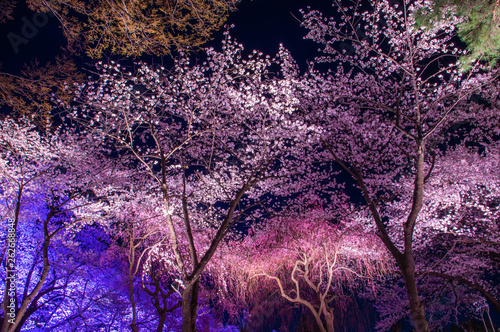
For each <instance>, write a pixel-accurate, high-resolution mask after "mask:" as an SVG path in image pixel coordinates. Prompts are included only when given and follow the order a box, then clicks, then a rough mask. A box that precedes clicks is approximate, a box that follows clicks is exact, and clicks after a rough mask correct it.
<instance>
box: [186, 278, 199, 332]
mask: <svg viewBox="0 0 500 332" xmlns="http://www.w3.org/2000/svg"><path fill="white" fill-rule="evenodd" d="M198 286H199V283H198V281H196V282H194V283H192V284H188V285H186V287H185V288H184V291H183V292H182V332H196V318H197V317H196V316H197V310H198Z"/></svg>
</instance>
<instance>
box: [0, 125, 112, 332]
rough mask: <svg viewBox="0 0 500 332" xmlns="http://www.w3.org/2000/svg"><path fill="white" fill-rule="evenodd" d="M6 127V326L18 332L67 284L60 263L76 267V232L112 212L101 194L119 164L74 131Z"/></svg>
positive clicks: (0, 171) (1, 174) (2, 163)
mask: <svg viewBox="0 0 500 332" xmlns="http://www.w3.org/2000/svg"><path fill="white" fill-rule="evenodd" d="M0 126H1V130H0V149H1V150H0V181H1V182H0V183H1V198H0V200H1V204H0V209H1V210H0V215H1V220H2V241H3V243H4V244H3V245H2V253H1V261H2V263H3V267H4V269H3V271H2V274H1V277H2V279H3V280H4V281H5V284H4V288H3V301H2V306H1V307H2V312H3V317H2V331H7V332H11V331H18V330H20V328H21V327H22V325H23V324H24V323H25V322H26V320H27V319H28V318H29V317H30V315H32V314H33V313H34V312H35V311H36V310H38V309H39V308H40V307H42V306H44V305H46V302H47V301H48V298H50V296H51V293H52V292H54V291H58V290H61V288H63V287H65V285H64V284H65V282H67V281H68V280H69V279H68V278H69V275H68V273H67V272H64V271H63V270H58V269H57V266H58V265H59V264H62V263H61V260H64V259H66V260H68V261H67V264H66V265H67V266H68V267H69V270H71V265H72V263H71V262H70V261H71V260H70V259H69V258H67V257H66V251H67V250H69V249H70V248H71V247H72V246H73V245H72V234H73V235H74V234H75V233H77V232H78V230H79V229H80V228H81V227H82V226H83V225H85V224H89V223H92V222H93V221H94V220H96V218H99V215H100V214H101V213H102V211H104V210H105V207H104V205H103V204H102V203H101V202H100V201H99V199H98V197H99V196H100V195H101V194H102V193H103V191H102V188H103V187H106V186H105V184H106V183H109V181H107V179H108V178H113V168H114V166H113V164H112V163H106V162H105V159H102V158H100V157H99V155H98V154H94V155H93V156H92V157H90V155H89V154H88V152H87V151H86V150H84V149H83V145H85V144H87V143H88V142H87V143H85V140H83V139H82V140H80V139H79V138H78V137H77V136H76V135H75V134H74V133H72V132H71V131H62V130H61V131H60V132H59V133H52V135H41V134H39V133H38V132H37V130H36V128H34V127H33V126H32V125H30V124H28V123H27V122H26V121H21V122H20V123H16V122H14V121H13V120H11V119H9V118H7V119H5V120H3V121H2V122H1V123H0ZM87 145H89V146H91V144H87ZM96 170H99V171H96ZM97 183H99V187H97V186H96V184H97ZM65 248H66V249H65ZM65 250H66V251H65ZM70 274H71V273H70ZM60 277H61V278H60Z"/></svg>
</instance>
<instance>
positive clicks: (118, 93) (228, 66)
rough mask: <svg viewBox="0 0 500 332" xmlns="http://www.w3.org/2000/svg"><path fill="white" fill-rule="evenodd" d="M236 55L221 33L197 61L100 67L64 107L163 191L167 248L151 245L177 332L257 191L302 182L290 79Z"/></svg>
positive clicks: (289, 189)
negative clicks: (172, 297)
mask: <svg viewBox="0 0 500 332" xmlns="http://www.w3.org/2000/svg"><path fill="white" fill-rule="evenodd" d="M242 53H243V47H242V46H241V45H239V44H237V43H235V42H233V41H232V40H231V38H230V37H227V38H226V40H225V42H224V45H223V50H222V52H217V51H215V50H213V49H209V50H208V51H207V61H206V62H204V63H201V64H197V65H191V64H190V63H189V59H188V57H187V56H182V57H181V59H180V60H178V61H176V63H175V65H174V67H173V68H172V69H171V70H170V71H167V70H165V69H163V68H152V67H149V66H146V65H138V66H137V68H136V70H135V72H134V73H131V72H128V71H127V70H125V69H124V68H122V67H121V66H120V65H118V64H111V65H109V66H108V65H102V66H101V68H100V76H99V78H98V79H96V80H94V81H91V82H89V83H88V84H86V85H85V86H82V89H81V91H80V93H79V96H78V98H79V100H80V101H81V104H80V106H79V107H78V108H76V109H75V110H74V111H73V113H72V119H73V120H75V121H78V122H80V123H81V124H83V125H84V126H85V128H87V130H88V132H89V133H93V134H95V135H96V136H97V137H99V138H98V139H99V140H103V141H104V142H105V143H106V144H109V146H110V149H111V150H113V151H116V153H118V154H119V155H121V156H123V158H124V160H125V161H124V163H125V164H126V165H129V166H130V167H131V168H133V169H135V170H136V171H137V172H138V173H140V174H145V175H146V176H147V178H148V182H147V184H145V186H146V187H147V189H148V190H149V191H150V192H151V193H156V194H158V193H159V194H160V195H161V202H162V208H161V216H160V217H159V223H161V224H162V225H165V227H166V229H167V234H168V245H167V246H158V247H157V249H158V250H164V251H167V252H168V255H172V259H171V260H168V262H169V264H171V267H172V268H173V269H175V271H176V274H177V278H176V280H178V290H179V293H180V294H181V295H182V317H183V327H182V330H183V331H195V330H196V318H197V312H198V297H199V295H198V293H199V280H200V277H201V276H202V274H203V272H204V271H205V268H206V266H207V264H208V263H209V262H210V261H211V259H212V257H213V255H214V253H215V252H216V249H217V248H218V246H219V244H220V243H221V241H222V239H223V238H224V237H225V235H226V234H227V233H228V232H229V230H230V229H231V227H232V226H233V225H234V224H235V223H237V222H239V221H240V220H242V219H244V218H246V216H247V214H246V213H245V212H246V211H247V210H249V209H254V210H255V209H256V208H257V207H259V206H262V205H263V202H262V201H261V197H262V195H264V194H267V193H271V194H275V195H282V196H286V195H289V194H291V193H293V192H296V191H298V190H300V188H301V186H303V185H304V184H301V183H299V182H298V181H297V177H294V176H295V175H298V174H301V173H303V171H304V170H305V167H304V166H303V164H304V158H303V153H304V149H305V148H306V147H308V146H309V143H308V141H307V134H308V133H309V131H310V129H309V128H308V127H307V126H304V125H298V124H296V123H295V121H292V118H293V117H294V112H293V110H294V108H293V107H294V105H295V104H296V99H294V97H293V95H292V94H291V93H290V91H291V88H290V86H289V85H288V82H287V81H285V80H279V79H276V78H272V75H270V73H268V68H269V66H270V65H271V64H272V63H277V62H279V61H280V60H277V61H272V60H271V59H270V58H269V57H264V56H263V55H262V54H261V53H259V52H256V51H255V52H253V53H252V54H250V55H249V56H248V57H244V56H243V55H242ZM299 138H300V139H299ZM252 215H253V216H254V217H258V213H256V212H255V211H254V212H253V214H252Z"/></svg>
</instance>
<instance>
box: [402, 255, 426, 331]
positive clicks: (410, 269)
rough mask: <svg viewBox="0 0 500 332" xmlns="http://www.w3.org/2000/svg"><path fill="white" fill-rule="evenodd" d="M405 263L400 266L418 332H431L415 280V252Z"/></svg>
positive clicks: (405, 259) (406, 257)
mask: <svg viewBox="0 0 500 332" xmlns="http://www.w3.org/2000/svg"><path fill="white" fill-rule="evenodd" d="M404 257H405V258H404V262H402V265H400V269H401V272H402V273H403V278H404V280H405V287H406V292H407V294H408V299H409V301H410V312H411V319H412V321H413V326H414V327H415V331H416V332H430V329H429V326H428V324H427V319H426V318H425V308H424V304H423V303H422V301H420V298H419V296H418V290H417V279H416V278H415V261H414V259H413V252H411V251H410V253H407V254H405V255H404Z"/></svg>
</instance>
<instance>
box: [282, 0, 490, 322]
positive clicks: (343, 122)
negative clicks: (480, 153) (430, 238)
mask: <svg viewBox="0 0 500 332" xmlns="http://www.w3.org/2000/svg"><path fill="white" fill-rule="evenodd" d="M334 6H335V7H336V8H337V9H338V12H339V18H340V19H333V18H332V19H328V18H325V17H323V16H322V14H321V13H320V12H318V11H312V10H310V11H308V12H304V18H303V25H304V26H305V27H306V28H308V29H309V33H308V35H307V37H306V38H309V39H312V40H314V41H316V42H318V43H320V44H322V45H323V49H322V51H323V52H324V53H325V56H322V57H319V58H318V59H317V61H316V62H318V63H322V62H325V63H328V64H330V68H331V69H332V70H333V71H330V72H329V73H327V74H322V73H321V72H319V71H318V70H316V69H314V68H313V67H311V69H310V70H309V72H308V73H307V74H306V75H305V76H304V77H303V78H302V79H301V80H300V79H295V82H296V84H297V85H298V86H300V87H301V88H302V91H303V93H302V101H301V105H302V110H303V113H304V116H305V118H306V119H307V121H309V122H310V123H312V124H314V125H316V126H320V127H322V129H323V131H322V134H321V135H320V137H319V139H320V141H321V143H322V147H321V148H320V149H319V152H318V160H322V161H331V162H333V163H336V164H337V165H339V166H340V167H342V169H343V170H344V171H345V172H346V173H347V174H349V175H350V176H351V177H352V178H353V179H354V180H355V181H356V183H357V187H358V189H359V191H360V194H361V196H362V197H363V199H364V201H365V202H366V205H367V209H368V211H369V216H370V218H371V220H372V224H373V225H374V227H375V228H376V230H377V232H378V235H379V237H380V239H381V240H382V241H383V243H384V245H385V246H386V247H387V249H388V250H389V251H390V253H391V254H392V256H393V257H394V259H395V261H396V263H397V265H398V267H399V270H400V273H401V275H402V278H403V279H404V283H405V289H406V293H407V295H408V300H409V308H410V313H411V317H412V321H413V324H414V327H415V329H416V331H429V327H428V323H427V320H426V317H425V307H424V304H423V303H422V301H421V299H420V296H419V290H418V288H417V280H416V273H417V272H418V271H417V270H416V263H415V253H414V251H415V246H416V243H415V242H416V240H418V236H419V234H418V233H419V232H420V231H419V229H422V231H423V233H422V239H423V238H424V236H426V235H427V233H426V231H425V230H426V226H425V225H424V224H425V223H426V222H427V220H426V219H425V218H426V217H427V216H426V215H425V213H422V212H423V207H424V203H425V202H426V198H427V197H429V198H430V197H431V196H432V190H431V189H430V188H429V182H430V181H432V179H434V176H435V175H434V168H435V165H436V163H437V162H438V160H439V159H441V158H445V156H444V155H445V152H446V151H447V149H450V147H449V146H450V145H452V144H455V145H457V144H459V145H465V144H466V143H467V142H476V143H475V144H481V145H483V146H487V145H488V144H489V143H491V142H494V141H495V140H494V135H495V134H496V135H497V134H498V117H497V116H496V115H497V114H498V91H495V90H494V89H490V88H489V85H490V84H491V82H494V80H495V79H496V78H497V77H498V72H497V71H492V72H490V73H483V72H481V68H479V67H478V66H476V67H475V68H473V69H471V70H470V71H469V72H468V73H467V75H465V74H463V73H461V72H460V71H459V67H460V62H459V60H458V58H459V57H460V56H461V55H463V54H464V52H465V51H461V50H459V49H458V48H456V47H455V46H454V45H453V37H454V25H453V24H454V23H455V22H454V21H453V18H451V21H450V20H443V21H440V22H439V24H436V25H435V26H433V27H431V28H428V29H423V28H422V29H419V28H416V27H415V26H416V25H415V17H414V13H415V12H416V11H418V10H421V9H425V10H432V8H430V5H429V4H427V3H426V2H423V1H416V2H408V1H402V2H401V3H400V4H395V5H392V4H390V3H389V1H379V2H376V3H372V4H371V8H370V9H368V7H363V6H364V5H363V6H362V5H361V4H360V3H358V2H356V3H354V2H352V3H351V2H343V1H334ZM291 73H292V74H293V71H292V72H291ZM288 77H290V79H292V78H293V75H289V76H288ZM488 89H489V90H488ZM481 92H487V93H484V94H483V95H481V96H482V97H479V96H480V94H481ZM478 98H479V99H478ZM474 100H475V101H476V102H475V101H474ZM492 138H493V139H492ZM464 166H465V165H464ZM441 185H443V186H448V185H449V184H448V183H441ZM449 188H451V187H449ZM429 193H431V196H428V195H429ZM394 205H399V206H400V207H401V209H400V210H399V212H400V213H399V214H394V210H392V207H393V206H394ZM429 222H434V223H435V222H438V223H439V222H441V221H436V219H434V221H432V220H429ZM421 225H422V226H423V227H422V228H420V226H421Z"/></svg>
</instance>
